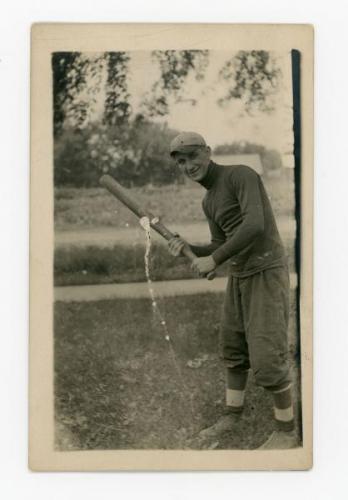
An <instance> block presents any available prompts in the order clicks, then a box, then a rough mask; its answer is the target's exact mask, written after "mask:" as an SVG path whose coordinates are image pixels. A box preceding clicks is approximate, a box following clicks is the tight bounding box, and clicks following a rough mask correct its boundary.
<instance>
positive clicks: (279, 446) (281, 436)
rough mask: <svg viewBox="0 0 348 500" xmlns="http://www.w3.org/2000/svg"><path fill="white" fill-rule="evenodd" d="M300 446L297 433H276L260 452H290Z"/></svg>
mask: <svg viewBox="0 0 348 500" xmlns="http://www.w3.org/2000/svg"><path fill="white" fill-rule="evenodd" d="M298 446H299V442H298V438H297V436H296V433H295V431H291V432H285V431H274V432H272V434H271V435H270V437H269V438H268V439H267V441H265V442H264V443H263V444H262V445H261V446H259V448H257V449H258V450H289V449H291V448H297V447H298Z"/></svg>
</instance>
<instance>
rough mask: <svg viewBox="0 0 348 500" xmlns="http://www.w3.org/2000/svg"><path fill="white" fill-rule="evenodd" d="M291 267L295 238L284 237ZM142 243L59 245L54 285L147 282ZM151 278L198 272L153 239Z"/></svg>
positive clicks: (224, 272) (220, 270)
mask: <svg viewBox="0 0 348 500" xmlns="http://www.w3.org/2000/svg"><path fill="white" fill-rule="evenodd" d="M284 245H285V248H286V252H287V255H288V256H289V266H290V270H291V271H293V270H294V267H295V266H294V241H293V238H288V239H284ZM144 253H145V243H144V244H136V245H132V246H126V245H115V246H113V247H97V246H87V247H74V246H71V247H62V248H57V249H56V250H55V254H54V284H55V286H67V285H94V284H108V283H135V282H142V281H146V276H145V269H144ZM228 268H229V264H228V263H225V264H223V265H222V266H219V268H218V269H217V273H216V274H217V276H227V273H228ZM150 270H151V279H153V280H154V281H161V280H173V279H191V278H196V277H197V275H196V274H195V273H194V271H193V270H192V269H191V264H190V262H189V261H188V260H187V259H186V258H184V257H179V258H175V257H173V256H172V255H170V254H169V252H168V248H167V245H165V244H163V243H157V242H154V243H153V244H152V248H151V254H150Z"/></svg>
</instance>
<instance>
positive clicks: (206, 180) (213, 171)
mask: <svg viewBox="0 0 348 500" xmlns="http://www.w3.org/2000/svg"><path fill="white" fill-rule="evenodd" d="M217 170H218V166H217V165H216V163H214V162H213V161H211V162H210V163H209V165H208V170H207V173H206V174H205V176H204V177H203V179H201V180H200V181H199V183H200V184H201V185H202V186H203V187H205V189H210V188H211V187H212V186H213V184H214V182H215V180H216V175H217Z"/></svg>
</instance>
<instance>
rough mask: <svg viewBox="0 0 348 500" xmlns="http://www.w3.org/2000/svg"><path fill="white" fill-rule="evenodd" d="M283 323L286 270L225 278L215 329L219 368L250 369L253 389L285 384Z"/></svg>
mask: <svg viewBox="0 0 348 500" xmlns="http://www.w3.org/2000/svg"><path fill="white" fill-rule="evenodd" d="M288 321H289V271H288V267H287V266H281V267H275V268H271V269H266V270H264V271H261V272H258V273H256V274H253V275H251V276H248V277H246V278H237V277H234V276H229V279H228V284H227V289H226V296H225V302H224V307H223V315H222V321H221V328H220V344H221V355H222V358H223V360H224V363H225V365H226V366H227V367H229V368H230V369H232V371H236V372H240V371H245V370H248V369H249V368H251V369H252V371H253V373H254V377H255V381H256V383H257V385H260V386H262V387H265V388H266V389H269V390H273V391H274V390H277V389H282V388H283V387H285V386H286V385H288V384H289V382H290V376H289V362H288V339H287V330H288ZM229 371H231V370H229Z"/></svg>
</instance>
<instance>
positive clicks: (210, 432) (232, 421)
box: [198, 413, 240, 439]
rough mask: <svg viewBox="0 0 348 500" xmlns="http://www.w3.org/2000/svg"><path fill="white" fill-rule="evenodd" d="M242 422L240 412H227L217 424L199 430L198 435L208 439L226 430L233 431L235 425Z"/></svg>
mask: <svg viewBox="0 0 348 500" xmlns="http://www.w3.org/2000/svg"><path fill="white" fill-rule="evenodd" d="M239 422H240V414H239V413H226V414H225V415H222V416H221V417H220V418H219V419H218V421H217V422H215V424H213V425H211V426H210V427H207V428H206V429H203V430H201V431H200V432H199V434H198V437H200V438H202V439H207V438H211V437H215V436H218V435H220V434H223V433H224V432H229V431H233V429H234V427H235V426H236V425H237V424H238V423H239Z"/></svg>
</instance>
